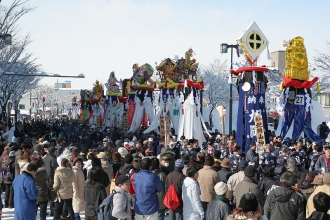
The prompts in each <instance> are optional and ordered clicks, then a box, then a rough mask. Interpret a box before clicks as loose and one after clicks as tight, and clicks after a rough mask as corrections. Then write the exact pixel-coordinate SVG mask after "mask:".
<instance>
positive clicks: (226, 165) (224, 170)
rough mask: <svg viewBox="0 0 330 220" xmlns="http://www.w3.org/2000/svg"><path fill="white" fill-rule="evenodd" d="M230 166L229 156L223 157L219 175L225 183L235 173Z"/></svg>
mask: <svg viewBox="0 0 330 220" xmlns="http://www.w3.org/2000/svg"><path fill="white" fill-rule="evenodd" d="M230 167H231V162H230V160H229V159H227V158H225V159H223V160H222V162H221V170H219V171H218V175H219V177H220V180H221V181H222V182H224V183H227V182H228V179H229V177H230V176H231V175H233V172H231V171H230Z"/></svg>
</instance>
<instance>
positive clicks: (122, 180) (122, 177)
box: [115, 175, 134, 186]
mask: <svg viewBox="0 0 330 220" xmlns="http://www.w3.org/2000/svg"><path fill="white" fill-rule="evenodd" d="M133 181H134V180H130V179H129V178H128V176H126V175H120V176H118V178H117V179H116V182H115V183H116V186H118V185H119V184H124V183H131V182H133Z"/></svg>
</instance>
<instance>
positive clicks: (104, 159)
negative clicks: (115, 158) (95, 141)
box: [97, 152, 114, 195]
mask: <svg viewBox="0 0 330 220" xmlns="http://www.w3.org/2000/svg"><path fill="white" fill-rule="evenodd" d="M97 157H98V158H99V159H100V160H101V167H102V169H103V171H104V172H106V173H107V174H108V177H109V182H110V183H111V181H112V179H113V177H114V173H113V167H112V164H110V163H109V158H108V156H107V154H106V153H105V152H100V153H99V154H98V155H97ZM107 189H108V190H106V191H107V195H109V194H110V188H109V187H108V188H107Z"/></svg>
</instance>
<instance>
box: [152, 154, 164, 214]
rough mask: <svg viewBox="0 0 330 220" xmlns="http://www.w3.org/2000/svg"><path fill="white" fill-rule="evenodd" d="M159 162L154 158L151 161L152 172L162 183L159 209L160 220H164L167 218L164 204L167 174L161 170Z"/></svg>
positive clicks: (159, 194)
mask: <svg viewBox="0 0 330 220" xmlns="http://www.w3.org/2000/svg"><path fill="white" fill-rule="evenodd" d="M159 165H160V164H159V160H158V159H157V158H156V157H154V158H152V159H151V172H153V173H154V174H156V175H157V176H158V177H159V179H160V181H161V182H162V190H161V191H160V192H158V193H157V195H158V199H159V209H158V218H157V219H158V220H164V218H165V208H166V207H165V205H164V203H163V200H164V196H165V180H166V174H165V173H164V172H162V171H161V170H160V169H159Z"/></svg>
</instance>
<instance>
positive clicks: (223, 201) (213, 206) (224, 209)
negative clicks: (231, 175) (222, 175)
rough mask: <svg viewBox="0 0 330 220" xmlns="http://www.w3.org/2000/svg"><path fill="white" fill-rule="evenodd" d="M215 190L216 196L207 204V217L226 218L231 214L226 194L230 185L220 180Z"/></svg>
mask: <svg viewBox="0 0 330 220" xmlns="http://www.w3.org/2000/svg"><path fill="white" fill-rule="evenodd" d="M214 190H215V193H216V196H215V199H213V200H212V201H211V202H210V203H209V204H208V205H207V211H206V217H207V219H217V220H218V219H219V220H226V219H227V217H228V215H229V214H230V207H229V200H228V199H227V196H226V194H227V191H228V186H227V184H226V183H224V182H218V183H217V184H216V185H215V186H214Z"/></svg>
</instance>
